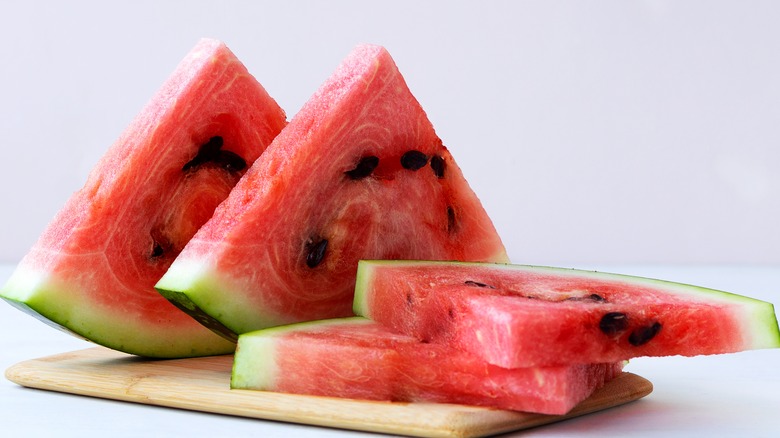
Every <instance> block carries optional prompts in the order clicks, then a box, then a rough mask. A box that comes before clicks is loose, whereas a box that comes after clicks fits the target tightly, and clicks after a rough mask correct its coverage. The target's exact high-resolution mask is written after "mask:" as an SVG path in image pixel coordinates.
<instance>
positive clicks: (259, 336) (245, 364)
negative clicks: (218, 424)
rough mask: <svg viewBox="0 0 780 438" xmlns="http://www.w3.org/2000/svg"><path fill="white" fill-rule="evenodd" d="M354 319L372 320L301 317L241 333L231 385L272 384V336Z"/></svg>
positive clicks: (356, 319)
mask: <svg viewBox="0 0 780 438" xmlns="http://www.w3.org/2000/svg"><path fill="white" fill-rule="evenodd" d="M355 323H365V324H370V323H371V321H370V320H368V319H366V318H362V317H358V316H353V317H345V318H335V319H323V320H314V321H304V322H298V323H293V324H287V325H281V326H276V327H269V328H265V329H260V330H255V331H252V332H248V333H244V334H242V335H240V336H239V337H238V345H237V347H236V353H235V359H234V361H233V369H232V372H231V376H230V387H231V389H253V390H269V389H273V388H274V386H275V385H274V381H275V379H276V376H277V375H278V372H279V371H278V370H277V367H276V352H275V346H276V340H275V338H277V337H281V336H284V335H286V334H288V333H293V332H296V331H299V330H308V329H312V328H316V327H319V326H325V327H333V326H334V325H337V324H355Z"/></svg>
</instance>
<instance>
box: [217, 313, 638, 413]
mask: <svg viewBox="0 0 780 438" xmlns="http://www.w3.org/2000/svg"><path fill="white" fill-rule="evenodd" d="M621 368H622V366H621V364H620V363H616V364H590V365H582V364H579V365H561V366H553V367H543V368H517V369H505V368H501V367H497V366H493V365H490V364H487V363H485V362H483V361H480V360H475V359H474V358H473V357H472V356H470V355H467V354H466V353H463V352H459V351H453V350H452V349H449V348H447V347H446V346H444V345H438V344H424V343H421V342H420V341H418V340H417V339H414V338H412V337H409V336H404V335H399V334H396V333H394V332H392V331H390V330H389V329H387V328H385V327H383V326H382V325H380V324H378V323H375V322H372V321H369V320H366V319H363V318H343V319H333V320H325V321H315V322H308V323H300V324H293V325H290V326H283V327H275V328H270V329H265V330H259V331H255V332H251V333H246V334H243V335H241V336H240V337H239V340H238V348H237V350H236V356H235V361H234V363H233V374H232V379H231V387H232V388H234V389H255V390H263V391H277V392H287V393H294V394H309V395H320V396H331V397H345V398H355V399H368V400H384V401H400V402H415V401H425V402H439V403H461V404H470V405H478V406H490V407H495V408H499V409H511V410H517V411H527V412H537V413H545V414H565V413H566V412H568V411H569V410H570V409H571V408H573V407H574V406H575V405H576V404H577V403H579V402H580V401H582V400H584V399H585V398H587V397H588V396H589V395H590V394H591V393H592V392H593V391H594V390H595V389H597V388H599V387H601V386H602V385H603V384H604V383H605V382H606V381H608V380H610V379H612V378H613V377H614V376H615V375H617V374H618V373H620V372H621Z"/></svg>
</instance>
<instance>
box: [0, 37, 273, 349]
mask: <svg viewBox="0 0 780 438" xmlns="http://www.w3.org/2000/svg"><path fill="white" fill-rule="evenodd" d="M285 123H286V122H285V115H284V112H283V111H282V110H281V109H280V108H279V106H278V105H277V104H276V102H274V100H273V99H271V97H269V95H268V93H266V91H265V89H264V88H263V87H262V86H261V85H260V84H259V83H258V82H257V81H256V80H255V79H254V78H253V77H252V76H251V75H250V74H249V73H248V72H247V70H246V68H245V67H244V66H243V64H242V63H241V62H240V61H239V60H238V59H237V58H236V57H235V56H234V55H233V53H231V51H230V50H229V49H228V48H227V47H225V45H224V44H222V43H221V42H218V41H214V40H202V41H200V42H199V43H198V44H197V45H196V46H195V47H194V48H193V49H192V51H191V52H190V53H189V54H188V55H187V56H186V57H185V58H184V60H183V61H182V62H181V63H180V64H179V65H178V67H177V68H176V70H175V71H174V72H173V74H172V75H171V76H170V77H169V78H168V80H167V81H166V82H165V84H164V85H163V86H162V88H161V89H160V90H159V92H158V93H157V94H156V95H155V96H154V97H153V98H152V99H151V101H150V102H149V103H148V104H147V105H146V107H145V108H144V109H143V111H141V113H140V114H139V115H138V116H137V117H136V118H135V120H133V122H132V123H131V124H130V126H129V127H128V128H127V129H126V130H125V132H124V133H123V134H122V136H121V137H120V138H119V139H118V141H117V142H116V143H115V144H114V145H113V146H112V147H111V148H110V149H109V150H108V151H107V153H106V154H105V156H104V157H103V158H102V159H101V160H100V161H99V162H98V164H97V165H96V167H95V168H94V169H93V170H92V172H91V174H90V175H89V178H88V180H87V182H86V184H85V185H84V187H83V188H82V189H81V190H79V191H78V192H76V193H75V194H74V195H73V196H72V197H71V198H70V200H68V202H67V203H66V205H65V206H64V208H63V209H62V210H61V211H60V212H59V213H58V214H57V215H56V217H55V218H54V220H53V221H52V222H51V224H50V225H49V226H48V228H47V229H46V230H45V232H44V233H43V234H42V235H41V237H40V238H39V240H38V242H37V243H36V244H35V245H34V246H33V248H32V249H31V250H30V252H29V253H28V254H27V255H26V256H25V257H24V259H23V260H22V261H21V263H20V264H19V265H18V267H17V269H16V271H15V272H14V273H13V275H12V276H11V278H10V279H9V280H8V282H7V283H6V285H5V286H4V288H3V289H2V297H3V298H5V299H6V300H7V301H9V302H10V303H11V304H13V305H16V306H18V307H19V308H21V309H23V310H25V311H27V312H29V313H31V314H33V315H35V316H38V317H40V318H41V319H42V320H44V321H46V322H48V323H50V324H52V325H54V326H55V327H58V328H62V329H64V330H66V331H69V332H71V333H73V334H77V335H79V336H81V337H84V338H87V339H89V340H92V341H94V342H96V343H98V344H102V345H105V346H107V347H110V348H113V349H117V350H121V351H125V352H128V353H134V354H138V355H144V356H154V357H182V356H197V355H207V354H216V353H226V352H230V351H232V350H233V349H234V348H235V346H234V344H232V343H230V342H227V341H225V340H224V339H223V338H221V337H219V336H216V335H215V334H214V333H212V332H211V331H209V330H208V329H206V328H204V327H203V326H202V325H201V324H199V323H198V322H196V321H195V320H193V319H192V318H191V317H190V316H188V315H187V314H185V313H184V312H181V311H179V310H178V309H177V308H176V307H174V306H173V305H172V304H171V303H169V302H168V301H167V300H165V299H164V298H162V297H161V296H160V295H159V294H158V293H157V292H156V291H155V289H154V284H155V283H156V282H157V280H159V279H160V277H161V276H162V275H163V273H164V272H165V271H166V270H167V268H168V267H169V266H170V264H171V262H172V261H173V259H174V258H175V257H176V255H177V254H178V253H179V252H180V251H181V249H182V248H183V247H184V245H185V243H186V242H187V241H188V240H189V239H190V237H191V236H192V235H193V234H195V231H196V230H197V229H198V228H199V227H200V226H201V225H202V224H203V223H204V222H206V220H207V219H208V218H209V217H211V215H212V213H213V211H214V208H215V207H216V206H217V205H218V204H219V203H220V202H221V201H222V200H223V199H224V198H225V197H226V196H227V194H228V192H229V191H230V190H231V188H232V187H233V186H234V185H235V184H236V182H237V181H238V180H239V178H240V177H241V176H242V175H243V174H244V173H245V171H246V168H247V167H248V166H249V165H251V164H252V163H253V162H254V160H255V159H257V157H258V156H259V155H260V154H261V153H262V152H263V150H264V149H265V147H266V146H267V145H268V144H269V143H270V142H271V140H272V139H273V138H274V137H275V136H276V134H277V133H278V132H279V131H281V129H282V128H283V127H284V125H285Z"/></svg>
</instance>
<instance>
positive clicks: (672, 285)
mask: <svg viewBox="0 0 780 438" xmlns="http://www.w3.org/2000/svg"><path fill="white" fill-rule="evenodd" d="M430 265H434V266H447V265H459V266H474V267H475V268H486V267H488V268H491V269H506V270H520V271H533V272H539V273H550V274H555V275H569V276H577V277H589V278H593V279H602V280H612V281H620V282H623V283H628V284H637V285H643V286H648V287H655V288H658V289H660V290H662V291H664V292H668V293H671V294H675V295H678V296H683V297H686V298H692V299H696V300H699V301H716V302H720V303H730V304H737V305H739V309H740V310H741V314H740V315H738V317H737V319H738V320H739V321H740V323H742V328H743V333H744V334H745V335H747V336H748V337H749V338H750V339H749V342H746V348H750V349H763V348H779V347H780V327H779V326H778V321H777V317H776V316H775V310H774V305H773V304H772V303H769V302H767V301H762V300H758V299H755V298H750V297H747V296H744V295H739V294H735V293H732V292H725V291H722V290H717V289H711V288H707V287H702V286H695V285H691V284H685V283H678V282H673V281H668V280H659V279H655V278H647V277H639V276H633V275H626V274H614V273H608V272H601V271H587V270H582V269H574V268H559V267H550V266H535V265H516V264H509V263H481V262H460V261H430V260H361V261H360V262H359V263H358V270H357V278H356V281H355V297H354V301H353V311H354V312H355V314H356V315H359V316H363V317H366V318H369V319H370V318H371V312H370V308H369V303H368V300H369V299H370V298H369V296H368V293H369V292H368V285H369V284H370V283H371V281H372V277H373V269H374V268H375V267H381V266H398V267H402V266H409V267H412V266H430Z"/></svg>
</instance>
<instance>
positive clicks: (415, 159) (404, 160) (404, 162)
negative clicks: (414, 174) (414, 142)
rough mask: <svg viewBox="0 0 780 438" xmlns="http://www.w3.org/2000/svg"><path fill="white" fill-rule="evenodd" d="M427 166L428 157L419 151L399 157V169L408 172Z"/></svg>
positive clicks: (408, 152) (409, 152)
mask: <svg viewBox="0 0 780 438" xmlns="http://www.w3.org/2000/svg"><path fill="white" fill-rule="evenodd" d="M426 164H428V156H427V155H425V154H424V153H422V152H420V151H415V150H411V151H407V152H406V153H404V154H403V155H401V167H403V168H404V169H409V170H419V169H421V168H423V167H424V166H425V165H426Z"/></svg>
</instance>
